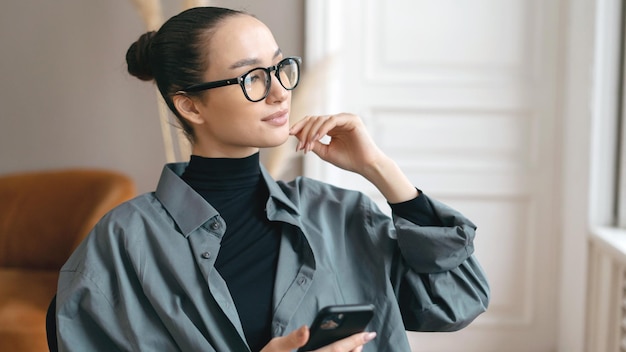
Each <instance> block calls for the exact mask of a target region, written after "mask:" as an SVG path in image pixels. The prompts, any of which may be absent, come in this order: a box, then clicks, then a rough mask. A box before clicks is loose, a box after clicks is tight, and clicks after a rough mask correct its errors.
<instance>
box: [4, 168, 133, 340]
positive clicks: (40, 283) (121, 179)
mask: <svg viewBox="0 0 626 352" xmlns="http://www.w3.org/2000/svg"><path fill="white" fill-rule="evenodd" d="M134 195H135V186H134V183H133V181H132V180H131V179H130V178H129V177H128V176H126V175H123V174H120V173H117V172H112V171H105V170H86V169H84V170H79V169H74V170H58V171H42V172H26V173H21V174H11V175H6V176H0V351H12V352H20V351H47V350H48V344H47V340H46V326H45V321H46V311H47V309H48V305H49V304H50V300H51V299H52V297H53V296H54V294H55V293H56V287H57V279H58V275H59V269H60V268H61V266H62V265H63V263H65V261H66V260H67V258H68V257H69V256H70V254H71V253H72V251H73V250H74V249H75V248H76V246H78V244H79V243H80V242H81V241H82V240H83V238H84V237H85V236H86V235H87V234H88V233H89V231H90V230H91V228H92V227H93V226H94V225H95V224H96V222H97V221H98V220H99V219H100V218H101V217H102V216H103V215H104V214H105V213H106V212H108V211H109V210H111V209H112V208H113V207H115V206H116V205H118V204H120V203H122V202H123V201H125V200H128V199H130V198H131V197H133V196H134Z"/></svg>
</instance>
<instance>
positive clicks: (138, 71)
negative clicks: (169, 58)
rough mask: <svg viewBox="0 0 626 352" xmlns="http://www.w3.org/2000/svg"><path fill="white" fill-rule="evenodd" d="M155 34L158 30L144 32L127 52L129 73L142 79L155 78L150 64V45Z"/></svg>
mask: <svg viewBox="0 0 626 352" xmlns="http://www.w3.org/2000/svg"><path fill="white" fill-rule="evenodd" d="M155 35H156V31H150V32H146V33H144V34H142V35H141V36H140V37H139V39H137V41H136V42H134V43H133V44H132V45H131V46H130V48H128V51H127V52H126V64H127V65H128V73H130V74H131V75H133V76H135V77H137V78H139V79H140V80H142V81H150V80H153V79H154V76H153V74H152V66H151V64H150V47H151V45H152V39H153V38H154V36H155Z"/></svg>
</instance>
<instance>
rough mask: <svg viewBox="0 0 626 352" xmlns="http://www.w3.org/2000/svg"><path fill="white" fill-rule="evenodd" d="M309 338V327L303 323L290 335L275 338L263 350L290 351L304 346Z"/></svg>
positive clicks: (267, 351) (268, 351)
mask: <svg viewBox="0 0 626 352" xmlns="http://www.w3.org/2000/svg"><path fill="white" fill-rule="evenodd" d="M308 340H309V328H308V327H307V326H306V325H303V326H301V327H300V328H299V329H298V330H294V331H292V332H291V333H290V334H289V335H286V336H281V337H275V338H273V339H272V340H270V342H269V343H268V344H267V345H266V346H265V347H264V348H263V349H262V350H261V352H290V351H292V350H293V349H296V348H298V347H302V346H304V344H305V343H306V342H307V341H308Z"/></svg>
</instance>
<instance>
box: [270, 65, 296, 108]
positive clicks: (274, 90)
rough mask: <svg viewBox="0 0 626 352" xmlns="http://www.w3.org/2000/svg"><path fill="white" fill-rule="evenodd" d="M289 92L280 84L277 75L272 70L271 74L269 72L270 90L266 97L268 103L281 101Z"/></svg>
mask: <svg viewBox="0 0 626 352" xmlns="http://www.w3.org/2000/svg"><path fill="white" fill-rule="evenodd" d="M289 94H291V92H290V91H288V90H287V89H285V87H283V85H282V84H280V81H279V80H278V77H276V74H274V72H272V74H270V91H269V93H268V94H267V98H266V99H267V100H268V103H270V104H271V103H274V102H283V101H285V99H287V97H288V96H289Z"/></svg>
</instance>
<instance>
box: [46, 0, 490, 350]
mask: <svg viewBox="0 0 626 352" xmlns="http://www.w3.org/2000/svg"><path fill="white" fill-rule="evenodd" d="M127 62H128V70H129V72H130V73H131V74H132V75H134V76H136V77H138V78H140V79H143V80H153V79H154V80H155V81H156V84H157V85H158V87H159V90H160V92H161V94H162V95H163V97H164V99H165V101H166V102H167V104H168V106H169V107H170V109H171V110H172V111H173V112H174V114H175V115H176V116H177V117H178V119H179V122H180V124H181V126H182V128H183V129H184V131H185V133H186V134H187V136H188V137H189V139H190V140H191V142H192V154H193V155H192V156H191V159H190V161H189V163H179V164H171V165H166V166H165V167H164V169H163V173H162V175H161V179H160V181H159V185H158V187H157V190H156V192H154V193H149V194H144V195H142V196H139V197H137V198H136V199H133V200H131V201H130V202H127V203H125V204H123V205H121V206H120V207H118V208H116V209H114V210H113V211H111V212H110V213H109V214H107V215H106V216H105V217H104V218H103V219H102V220H101V221H100V222H99V223H98V225H96V227H95V228H94V230H93V231H92V233H90V235H89V236H88V238H87V239H86V240H85V241H84V242H83V243H82V244H81V245H80V247H79V248H77V250H76V251H75V252H74V253H73V254H72V256H71V258H70V259H69V260H68V262H67V263H66V264H65V266H64V267H63V268H62V270H61V276H60V279H59V289H58V293H57V324H58V338H59V344H60V349H61V350H77V351H95V350H107V351H108V350H128V351H131V350H132V351H146V350H159V351H169V350H183V351H196V350H197V351H199V350H203V351H249V350H251V351H265V352H270V351H292V350H293V349H297V348H298V347H300V346H302V345H304V344H305V343H306V341H307V339H308V336H309V330H308V328H307V327H306V325H307V324H310V323H311V322H312V321H313V318H314V316H315V314H316V312H317V311H318V310H319V309H320V308H322V307H324V306H327V305H332V304H348V303H371V304H373V305H374V306H375V307H376V311H375V316H374V319H373V320H372V321H371V323H370V325H369V327H368V330H369V331H368V332H363V333H359V334H355V335H353V336H351V337H349V338H346V339H343V340H340V341H338V342H336V343H334V344H333V345H329V346H327V347H325V348H322V349H320V351H325V350H329V351H330V350H332V351H360V350H362V349H363V350H366V351H408V350H409V345H408V341H407V338H406V334H405V329H407V330H416V331H452V330H457V329H460V328H462V327H464V326H466V325H467V324H469V323H470V322H471V321H472V320H473V319H474V318H475V317H476V316H477V315H479V314H480V313H482V312H484V311H485V310H486V308H487V304H488V301H489V288H488V284H487V281H486V278H485V276H484V274H483V272H482V270H481V268H480V266H479V264H478V263H477V262H476V260H475V259H474V257H473V256H472V253H473V238H474V230H475V226H474V225H473V224H472V223H471V222H470V221H469V220H467V219H466V218H465V217H463V216H462V215H461V214H459V213H458V212H456V211H454V210H452V209H450V208H448V207H446V206H445V205H443V204H441V203H439V202H437V201H435V200H432V199H430V198H428V197H427V196H426V195H425V194H423V193H421V192H420V191H418V190H417V189H416V188H415V187H414V186H413V185H412V184H411V183H410V182H409V180H408V179H407V177H406V176H405V175H404V174H403V173H402V171H401V170H400V169H399V168H398V166H397V165H396V164H395V163H394V162H393V161H392V160H391V159H390V158H389V157H387V156H386V155H385V154H384V153H383V152H382V151H381V150H379V149H378V148H377V147H376V145H375V144H374V143H373V141H372V140H371V139H370V137H369V136H368V134H367V132H366V129H365V127H364V125H363V123H362V122H361V120H360V119H359V118H358V117H357V116H354V115H351V114H338V115H328V116H309V117H306V118H304V119H302V120H301V121H300V122H298V123H296V124H294V125H293V126H291V128H290V127H289V124H288V122H289V110H290V101H291V90H292V89H294V88H296V86H297V84H298V81H299V73H300V68H299V65H300V60H299V58H291V57H285V56H283V53H282V52H281V50H280V48H279V46H278V45H277V44H276V42H275V40H274V37H273V35H272V33H271V32H270V30H269V29H268V28H267V27H266V26H265V25H264V24H263V23H261V22H260V21H259V20H257V19H256V18H254V17H253V16H251V15H248V14H246V13H242V12H238V11H233V10H229V9H222V8H214V7H203V8H194V9H190V10H187V11H184V12H182V13H181V14H179V15H177V16H174V17H173V18H171V19H170V20H168V21H167V22H166V23H165V24H164V25H163V26H162V27H161V29H160V30H159V31H158V32H156V33H155V32H149V33H146V34H144V35H142V36H141V37H140V38H139V40H138V41H137V42H135V43H134V44H133V45H132V46H131V47H130V48H129V50H128V53H127ZM233 77H234V78H233ZM290 135H292V136H295V137H296V138H297V139H298V140H299V143H298V146H297V149H298V150H302V151H304V152H309V151H311V152H313V153H315V154H317V155H318V156H319V157H321V158H322V159H323V160H325V161H327V162H330V163H332V164H333V165H336V166H338V167H341V168H343V169H346V170H350V171H353V172H356V173H358V174H360V175H362V176H363V177H365V178H366V179H368V180H369V181H370V182H372V183H373V184H374V185H375V186H376V187H377V188H378V189H379V190H380V192H381V193H382V194H383V195H384V196H385V198H386V199H387V201H388V202H389V204H390V205H391V208H392V211H393V218H389V217H387V216H386V215H384V214H383V213H382V212H381V211H380V210H378V208H377V207H376V205H375V204H374V202H373V201H371V200H370V199H368V198H367V197H366V196H364V195H363V194H361V193H359V192H355V191H349V190H344V189H339V188H336V187H333V186H331V185H328V184H324V183H321V182H318V181H315V180H311V179H307V178H297V179H296V180H294V181H292V182H289V183H285V182H276V181H274V180H273V179H272V178H271V177H270V176H269V175H268V173H267V172H266V170H265V169H264V168H263V167H262V166H260V163H259V148H264V147H274V146H277V145H280V144H282V143H284V142H285V141H286V140H287V139H288V138H289V136H290ZM325 135H328V136H330V137H331V141H330V143H329V144H322V143H320V142H319V139H320V138H321V137H322V136H325Z"/></svg>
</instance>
